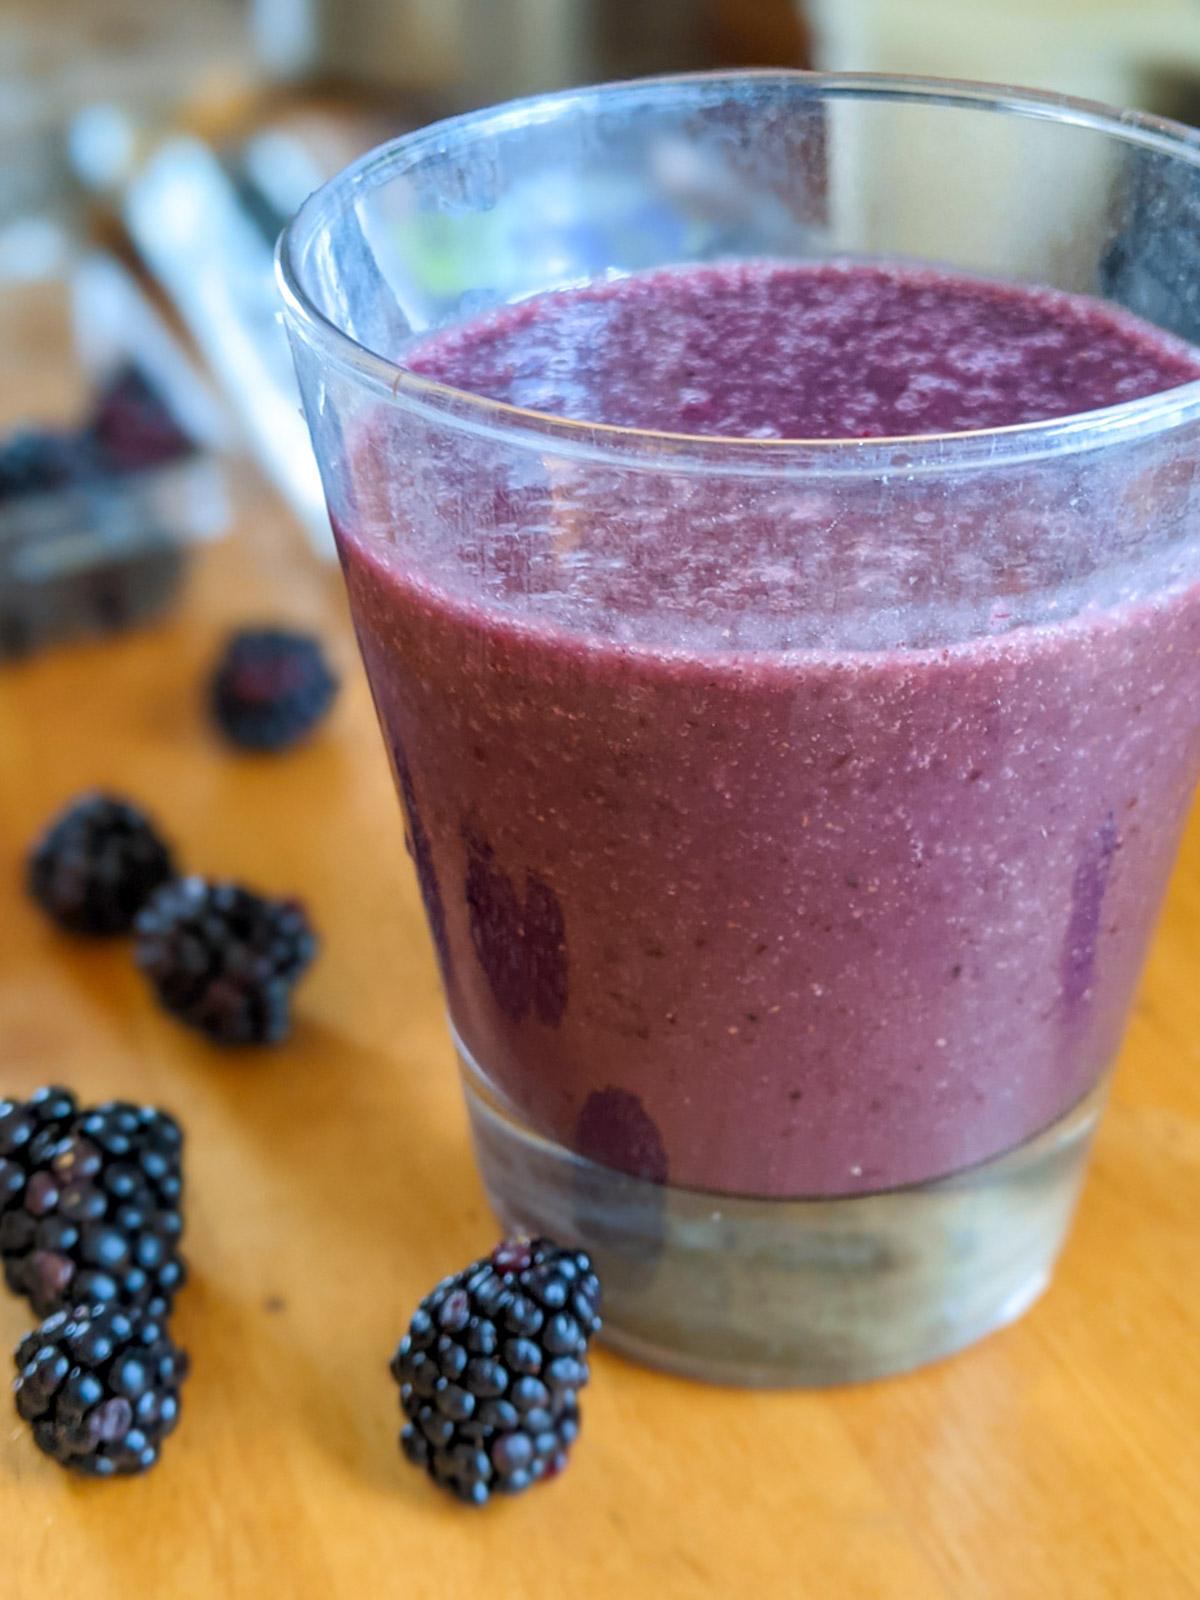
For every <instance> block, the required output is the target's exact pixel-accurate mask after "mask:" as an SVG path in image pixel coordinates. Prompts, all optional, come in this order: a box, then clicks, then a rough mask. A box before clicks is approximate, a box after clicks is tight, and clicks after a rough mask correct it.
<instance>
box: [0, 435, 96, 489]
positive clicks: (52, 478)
mask: <svg viewBox="0 0 1200 1600" xmlns="http://www.w3.org/2000/svg"><path fill="white" fill-rule="evenodd" d="M91 465H92V463H91V461H90V458H89V453H88V451H87V450H86V448H85V449H81V448H80V446H79V443H78V441H77V440H75V439H74V438H72V437H71V435H70V434H65V433H50V432H48V431H46V430H44V429H38V430H36V431H35V430H32V429H30V430H28V431H26V432H22V433H14V434H10V435H9V437H8V438H7V439H5V440H4V442H3V444H0V501H3V500H16V499H18V498H19V497H20V496H22V495H32V494H47V493H49V492H50V491H51V490H54V489H62V488H64V487H65V486H66V485H67V484H69V483H72V482H74V481H75V480H76V478H79V477H86V476H88V475H89V472H90V469H91Z"/></svg>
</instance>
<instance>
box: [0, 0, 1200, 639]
mask: <svg viewBox="0 0 1200 1600" xmlns="http://www.w3.org/2000/svg"><path fill="white" fill-rule="evenodd" d="M723 65H762V66H770V65H789V66H808V67H815V68H824V69H840V70H847V69H859V70H870V71H904V72H914V73H932V74H941V75H946V76H953V77H964V78H981V79H992V80H1001V81H1006V82H1011V83H1018V84H1024V85H1030V86H1037V87H1043V88H1050V89H1057V90H1061V91H1064V92H1067V93H1071V94H1075V95H1083V96H1088V97H1092V98H1096V99H1100V100H1104V101H1108V102H1113V103H1119V104H1124V105H1132V106H1137V107H1140V108H1142V109H1146V110H1151V111H1156V112H1161V113H1164V114H1166V115H1169V116H1173V117H1177V118H1180V119H1182V120H1184V121H1193V122H1200V0H53V3H52V4H47V3H46V0H42V3H40V4H38V3H35V0H7V5H6V8H5V9H4V11H3V12H2V13H0V344H2V346H3V349H4V351H5V359H6V361H7V367H6V372H7V374H8V379H7V381H6V382H5V384H4V385H3V387H2V390H0V657H3V656H4V655H6V654H7V655H15V654H20V653H26V652H28V651H29V650H31V649H33V648H35V647H37V646H39V645H41V644H43V643H46V642H50V641H52V640H53V639H55V638H58V637H67V636H70V635H71V634H72V633H73V632H78V631H81V630H83V631H96V630H97V629H104V628H117V627H122V626H125V625H128V624H129V623H130V622H132V621H136V620H138V619H139V618H140V617H142V616H147V617H148V616H150V615H152V614H154V612H155V611H156V610H158V609H161V608H162V607H163V606H165V605H166V604H167V603H168V601H169V599H170V597H171V595H172V593H173V591H174V587H175V584H176V581H177V576H178V569H179V568H180V566H181V557H180V555H179V552H180V550H182V549H183V547H185V546H186V545H187V544H189V543H191V542H193V541H195V540H200V539H207V538H213V537H216V536H218V535H219V534H220V533H221V532H222V531H224V529H225V528H226V526H227V525H229V523H230V520H231V518H230V510H229V495H228V489H229V481H230V478H229V474H230V471H231V470H232V471H233V473H234V475H235V478H237V476H238V475H240V481H242V482H244V481H245V478H246V474H247V473H251V474H253V475H255V477H256V478H257V479H258V480H260V481H262V482H265V483H267V484H270V485H272V486H273V489H272V492H273V493H276V494H279V495H282V497H283V499H284V501H285V502H286V503H287V505H288V506H289V507H290V509H291V512H292V514H293V517H294V520H295V521H296V522H297V523H298V524H299V525H300V526H302V527H303V528H304V529H305V530H306V531H307V533H308V536H309V538H310V540H311V542H312V543H313V545H314V546H315V547H316V548H317V549H318V550H319V551H321V552H322V553H324V554H328V553H329V540H328V528H327V524H326V519H325V513H324V510H323V506H322V501H321V495H320V489H319V485H318V482H317V478H316V472H315V468H314V466H313V464H312V459H311V454H310V451H309V447H308V442H307V438H306V435H305V432H304V428H303V424H302V422H301V419H300V416H299V412H298V408H297V401H296V395H295V389H294V385H293V380H292V374H291V364H290V358H289V354H288V351H287V348H286V344H285V341H284V338H283V334H282V332H281V329H280V325H279V321H278V317H277V307H276V300H275V290H274V285H273V279H272V270H271V253H272V247H273V243H274V240H275V237H276V235H277V234H278V231H279V229H280V227H281V225H282V224H283V223H284V221H286V219H287V217H288V216H289V215H290V214H291V212H292V211H293V210H294V209H295V208H296V206H297V205H298V204H299V203H300V201H301V200H302V199H303V198H304V196H305V195H306V194H307V193H308V192H309V191H310V190H311V189H313V188H314V187H316V185H317V184H319V183H320V182H321V181H322V180H323V179H324V178H325V177H327V176H328V175H330V174H331V173H332V172H333V171H335V170H336V169H337V168H338V167H340V166H342V165H343V164H344V163H345V162H346V161H348V160H349V159H351V158H352V157H353V156H355V155H356V154H358V153H359V152H360V151H362V150H364V149H366V148H367V147H369V146H370V145H372V144H374V143H377V142H378V141H379V140H381V139H383V138H386V137H388V136H390V135H392V134H395V133H397V132H400V131H402V130H404V129H406V128H411V127H413V126H416V125H418V124H420V123H422V122H425V121H428V120H430V119H432V118H434V117H437V116H440V115H444V114H446V113H449V112H452V111H455V110H460V109H465V108H469V107H471V106H475V105H479V104H484V103H487V102H489V101H494V100H499V99H503V98H506V97H509V96H512V95H518V94H525V93H531V92H535V91H539V90H544V89H553V88H555V87H562V86H567V85H571V84H576V83H582V82H587V81H595V80H602V79H605V78H613V77H621V76H630V75H634V74H641V73H653V72H662V71H670V70H683V69H694V68H703V67H714V66H723ZM139 408H140V409H139ZM97 439H100V440H101V442H103V441H104V440H105V439H107V440H108V443H107V444H105V445H104V449H102V450H100V451H99V452H97V450H96V449H95V448H94V447H95V445H96V441H97ZM113 439H115V440H116V441H117V445H118V446H120V448H118V449H115V450H114V449H113V448H111V447H110V446H111V444H112V440H113ZM85 446H86V448H84V447H85ZM72 452H73V454H72ZM122 452H123V454H122ZM97 463H99V465H97ZM231 463H232V464H233V466H232V468H231ZM35 491H36V494H35ZM130 570H134V571H137V572H139V573H140V574H141V577H140V579H139V583H140V587H139V586H138V585H137V584H134V585H131V583H130V581H129V577H128V574H129V571H130ZM97 572H100V573H101V574H102V576H103V574H104V573H108V574H109V575H110V576H112V574H116V576H115V577H112V581H111V582H110V581H107V580H105V581H100V579H97V578H96V576H95V575H96V573H97Z"/></svg>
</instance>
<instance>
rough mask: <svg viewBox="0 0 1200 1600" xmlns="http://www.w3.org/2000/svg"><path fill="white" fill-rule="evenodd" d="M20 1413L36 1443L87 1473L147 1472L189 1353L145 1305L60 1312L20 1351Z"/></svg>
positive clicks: (175, 1413) (173, 1410) (169, 1426)
mask: <svg viewBox="0 0 1200 1600" xmlns="http://www.w3.org/2000/svg"><path fill="white" fill-rule="evenodd" d="M15 1360H16V1366H17V1380H16V1383H15V1384H14V1385H13V1388H14V1392H15V1395H16V1403H17V1413H18V1415H19V1416H20V1417H22V1418H23V1419H24V1420H25V1421H26V1422H28V1423H30V1424H31V1425H32V1428H33V1439H34V1443H35V1444H36V1445H37V1447H38V1449H39V1450H43V1451H44V1452H45V1453H46V1455H48V1456H52V1457H53V1458H54V1460H55V1461H57V1462H58V1463H59V1465H60V1466H64V1467H69V1468H71V1470H72V1471H74V1472H81V1473H84V1474H86V1475H87V1476H88V1477H92V1478H114V1477H122V1476H128V1475H130V1474H132V1473H137V1472H145V1471H147V1470H148V1469H149V1468H150V1467H152V1466H153V1465H154V1463H155V1462H156V1461H157V1460H158V1455H159V1451H160V1449H161V1448H162V1442H163V1440H164V1439H165V1438H166V1437H167V1435H168V1434H169V1433H171V1432H172V1431H173V1429H174V1427H175V1424H176V1422H177V1420H178V1417H179V1390H180V1386H181V1384H182V1383H183V1380H184V1378H185V1377H186V1376H187V1370H188V1360H187V1356H186V1355H185V1354H184V1352H183V1351H182V1350H179V1349H178V1348H177V1347H176V1346H175V1344H174V1343H173V1342H172V1340H171V1337H170V1335H169V1333H168V1332H167V1329H166V1327H165V1326H164V1325H163V1323H162V1322H161V1321H160V1320H159V1319H158V1318H157V1317H153V1316H151V1315H149V1314H148V1313H146V1312H142V1311H124V1310H120V1309H119V1308H115V1307H112V1306H90V1307H89V1306H81V1307H78V1308H75V1309H73V1310H70V1311H59V1312H56V1313H55V1315H54V1316H52V1317H51V1318H50V1319H49V1320H48V1321H46V1322H44V1323H43V1324H42V1326H41V1327H40V1328H38V1329H37V1330H36V1331H35V1332H34V1333H31V1334H28V1335H27V1336H26V1337H25V1338H24V1339H22V1341H21V1343H20V1344H19V1345H18V1346H17V1350H16V1356H15Z"/></svg>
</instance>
